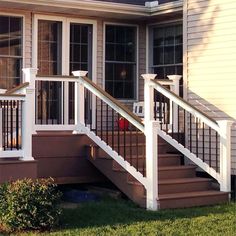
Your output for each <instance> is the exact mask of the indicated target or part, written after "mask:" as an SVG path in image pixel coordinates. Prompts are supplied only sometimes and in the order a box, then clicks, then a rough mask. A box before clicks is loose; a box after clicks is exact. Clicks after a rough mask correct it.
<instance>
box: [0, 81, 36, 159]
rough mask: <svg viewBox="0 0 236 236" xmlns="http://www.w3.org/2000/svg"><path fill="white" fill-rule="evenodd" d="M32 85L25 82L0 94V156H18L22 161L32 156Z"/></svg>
mask: <svg viewBox="0 0 236 236" xmlns="http://www.w3.org/2000/svg"><path fill="white" fill-rule="evenodd" d="M33 91H34V87H31V86H30V85H28V84H26V86H25V85H24V86H19V89H14V92H11V91H10V92H9V93H8V92H7V91H6V93H3V94H0V104H1V108H0V127H1V128H0V131H1V139H0V158H12V157H13V158H14V157H17V158H20V160H23V161H31V160H34V158H33V157H32V130H33V129H32V128H33V126H32V120H33V119H34V117H33V116H32V111H33V110H32V109H33V107H34V105H33V102H32V99H33V98H32V94H33V93H34V92H33Z"/></svg>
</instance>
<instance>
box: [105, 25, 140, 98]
mask: <svg viewBox="0 0 236 236" xmlns="http://www.w3.org/2000/svg"><path fill="white" fill-rule="evenodd" d="M107 25H114V26H133V27H136V44H137V45H136V83H135V86H136V93H135V98H133V99H118V100H119V101H121V102H136V101H138V100H139V25H137V24H126V23H119V22H104V23H103V76H102V87H103V89H104V90H105V82H106V81H105V79H106V78H105V69H106V68H105V64H106V26H107Z"/></svg>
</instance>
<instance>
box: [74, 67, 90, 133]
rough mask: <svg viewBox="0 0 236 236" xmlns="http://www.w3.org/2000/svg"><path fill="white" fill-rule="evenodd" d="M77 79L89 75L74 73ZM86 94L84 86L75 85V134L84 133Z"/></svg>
mask: <svg viewBox="0 0 236 236" xmlns="http://www.w3.org/2000/svg"><path fill="white" fill-rule="evenodd" d="M72 73H73V75H74V76H76V77H84V76H86V75H87V74H88V71H73V72H72ZM84 100H85V94H84V85H83V84H82V83H80V82H79V81H78V82H76V84H75V125H76V130H75V131H74V133H81V132H83V127H84V126H85V121H84V115H85V101H84Z"/></svg>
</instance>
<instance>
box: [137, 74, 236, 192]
mask: <svg viewBox="0 0 236 236" xmlns="http://www.w3.org/2000/svg"><path fill="white" fill-rule="evenodd" d="M142 77H143V79H144V84H145V85H144V86H145V94H144V100H146V102H145V109H146V106H149V105H148V104H149V102H150V101H151V100H152V101H153V93H154V89H155V90H157V91H158V92H160V93H161V94H163V95H164V96H166V97H167V98H168V99H169V100H170V102H173V103H175V104H176V105H178V106H180V107H182V108H183V109H184V110H186V111H187V112H189V113H190V114H191V115H193V116H195V117H196V118H198V119H199V120H201V121H202V122H203V123H205V124H206V125H208V126H209V127H211V128H212V129H213V130H215V131H216V132H217V133H218V134H219V136H220V168H219V169H220V172H219V173H218V172H217V171H215V170H214V169H213V168H212V167H210V165H208V164H207V163H206V162H204V160H203V161H202V160H200V159H199V158H198V157H197V156H196V155H195V154H193V153H192V152H191V151H189V150H188V149H186V148H185V147H184V146H183V145H181V144H180V143H178V142H177V141H173V140H174V139H173V137H171V136H169V135H166V134H164V135H163V132H164V131H162V130H161V128H160V127H158V130H159V131H158V134H159V135H160V136H161V137H162V138H164V139H165V140H166V141H167V142H169V143H170V144H171V145H173V146H174V147H175V148H177V150H179V151H180V152H182V153H183V154H184V155H185V156H186V157H188V158H189V159H190V160H191V161H193V162H194V163H195V164H197V165H198V166H199V167H200V168H202V169H203V170H204V171H206V172H207V173H208V174H210V175H211V176H212V177H214V178H215V179H216V180H217V181H218V182H219V184H220V190H221V191H225V192H230V191H231V126H232V124H233V123H234V121H233V120H218V121H216V120H214V119H213V118H211V117H209V116H208V115H207V114H205V113H204V112H202V111H201V110H199V109H197V108H196V107H194V106H192V105H191V104H190V103H189V102H188V101H185V100H184V99H183V98H181V97H179V96H178V95H176V94H175V93H173V92H172V91H170V90H168V89H166V88H165V87H163V86H162V85H161V84H160V83H158V82H157V81H156V80H155V78H156V77H157V75H156V74H144V75H142ZM150 98H151V99H150ZM147 101H148V102H147ZM176 105H175V106H176ZM148 110H149V111H147V115H148V118H149V119H153V115H150V114H148V113H152V112H153V108H150V109H148ZM145 115H146V114H145ZM174 115H175V114H174ZM145 120H146V117H145ZM147 120H148V119H147Z"/></svg>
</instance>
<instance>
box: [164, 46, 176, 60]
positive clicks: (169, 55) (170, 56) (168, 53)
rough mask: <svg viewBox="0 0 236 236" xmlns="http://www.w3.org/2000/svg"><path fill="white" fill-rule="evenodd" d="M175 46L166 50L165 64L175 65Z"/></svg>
mask: <svg viewBox="0 0 236 236" xmlns="http://www.w3.org/2000/svg"><path fill="white" fill-rule="evenodd" d="M174 53H175V52H174V46H169V47H165V48H164V64H173V63H174Z"/></svg>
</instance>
